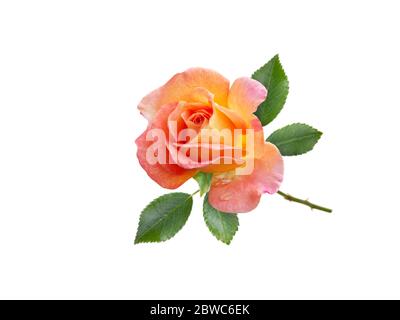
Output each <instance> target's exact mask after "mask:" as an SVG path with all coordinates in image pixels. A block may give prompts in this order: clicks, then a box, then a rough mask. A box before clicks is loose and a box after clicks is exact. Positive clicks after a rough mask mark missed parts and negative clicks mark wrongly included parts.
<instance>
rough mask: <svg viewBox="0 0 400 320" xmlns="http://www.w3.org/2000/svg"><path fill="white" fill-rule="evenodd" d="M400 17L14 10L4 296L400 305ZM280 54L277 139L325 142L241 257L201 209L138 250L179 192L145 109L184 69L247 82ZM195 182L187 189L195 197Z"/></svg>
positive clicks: (289, 166)
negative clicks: (145, 164)
mask: <svg viewBox="0 0 400 320" xmlns="http://www.w3.org/2000/svg"><path fill="white" fill-rule="evenodd" d="M399 13H400V7H399V4H398V1H382V0H381V1H365V0H364V1H338V0H336V1H282V0H281V1H274V2H271V1H265V0H264V1H250V0H247V1H232V0H230V1H215V0H202V1H174V0H169V1H150V0H146V1H98V0H97V1H72V0H69V1H1V2H0V297H1V298H39V299H41V298H53V299H58V298H77V299H81V298H82V299H83V298H93V299H96V298H122V299H133V298H135V299H139V298H142V299H146V298H169V299H183V298H186V299H188V298H208V299H214V298H226V299H231V298H238V299H242V298H248V299H250V298H256V299H267V298H273V299H279V298H290V299H291V298H305V299H311V298H321V299H325V298H345V299H346V298H400V271H399V270H400V257H399V245H400V231H399V230H400V210H399V203H400V202H399V201H400V197H399V192H398V180H399V170H398V163H399V160H400V159H399V158H400V157H399V151H398V150H399V149H398V148H399V142H398V137H399V133H398V130H399V125H398V121H399V108H400V98H399V74H400V59H399V57H400V47H399V30H400V19H399ZM276 53H279V54H280V56H281V60H282V63H283V65H284V68H285V69H286V72H287V74H288V76H289V80H290V94H289V98H288V101H287V104H286V106H285V109H284V110H283V111H282V113H281V114H280V115H279V117H278V118H277V119H276V121H274V122H273V123H272V124H271V125H270V126H268V127H266V128H265V131H266V134H268V133H270V132H271V131H273V130H275V129H277V128H279V127H281V126H283V125H286V124H289V123H292V122H296V121H300V122H305V123H309V124H311V125H313V126H315V127H317V128H318V129H320V130H321V131H323V132H324V135H323V137H322V139H321V140H320V142H319V144H318V145H317V146H316V147H315V149H314V150H313V151H312V152H311V153H309V154H307V155H304V156H301V157H293V158H286V159H285V166H286V172H285V180H284V183H283V185H282V190H284V191H287V192H289V193H292V194H293V195H297V196H300V197H305V198H306V197H310V200H314V201H315V202H317V203H320V204H322V205H326V206H330V207H332V208H333V209H334V213H333V214H325V213H320V212H317V211H314V212H312V211H310V210H309V209H308V208H307V207H303V206H301V205H297V204H294V203H289V202H287V201H285V200H283V199H282V198H281V197H279V196H277V195H276V196H265V197H264V198H263V200H262V202H261V204H260V205H259V207H258V208H257V209H256V210H255V211H253V212H252V213H249V214H243V215H240V229H239V232H238V233H237V235H236V237H235V239H234V240H233V242H232V244H231V246H226V245H224V244H223V243H221V242H219V241H217V240H216V239H215V238H213V236H212V235H211V234H210V233H209V232H208V229H207V228H206V226H205V224H204V222H203V220H202V213H201V201H200V199H199V198H198V196H197V198H196V199H195V205H194V210H193V212H192V215H191V216H190V218H189V220H188V223H187V225H186V226H185V227H184V228H183V229H182V231H181V232H179V233H178V234H177V235H176V237H175V238H173V239H172V240H170V241H168V242H165V243H161V244H143V245H137V246H134V245H133V239H134V235H135V232H136V227H137V223H138V218H139V214H140V211H141V210H142V209H143V208H144V207H145V206H146V204H147V203H148V202H149V201H151V200H152V199H153V198H155V197H157V196H159V195H161V194H163V193H166V192H168V191H166V190H163V189H162V188H161V187H159V186H158V185H156V184H155V183H154V182H153V181H151V180H150V179H149V178H148V177H147V175H146V174H145V172H144V171H143V170H142V169H141V167H140V166H139V164H138V161H137V159H136V147H135V145H134V140H135V138H136V137H137V136H138V135H139V134H140V133H141V132H142V131H143V130H144V129H145V127H146V121H145V120H144V119H143V118H142V117H141V116H140V115H139V112H138V111H137V110H136V105H137V103H138V102H139V101H140V99H141V98H142V97H143V96H144V95H146V94H147V93H148V92H149V91H151V90H152V89H154V88H156V87H158V86H159V85H161V84H163V83H164V82H165V81H166V80H168V79H169V78H170V77H171V76H172V75H173V74H174V73H176V72H179V71H183V70H185V69H186V68H188V67H193V66H203V67H208V68H212V69H215V70H217V71H219V72H220V73H222V74H223V75H225V76H226V77H228V78H229V79H231V80H234V79H235V78H237V77H240V76H246V75H250V74H251V73H252V72H253V71H254V70H255V69H257V68H258V67H260V66H261V65H262V64H263V63H265V62H266V61H267V60H269V58H271V57H272V56H273V55H274V54H276ZM196 188H197V187H196V185H195V183H194V182H193V181H190V182H188V183H187V184H186V185H185V186H184V187H182V188H181V189H180V190H182V191H185V192H193V191H194V190H196Z"/></svg>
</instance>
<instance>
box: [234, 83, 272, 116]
mask: <svg viewBox="0 0 400 320" xmlns="http://www.w3.org/2000/svg"><path fill="white" fill-rule="evenodd" d="M266 97H267V89H266V88H265V87H264V86H263V85H262V84H261V83H260V82H258V81H256V80H253V79H250V78H239V79H237V80H235V82H234V83H233V84H232V87H231V90H230V91H229V98H228V106H229V108H230V109H233V110H236V111H237V112H239V113H240V114H241V115H242V116H243V117H244V118H245V119H246V120H247V118H248V116H249V115H251V114H253V113H254V112H256V111H257V107H258V106H259V105H260V104H261V103H262V102H264V100H265V99H266Z"/></svg>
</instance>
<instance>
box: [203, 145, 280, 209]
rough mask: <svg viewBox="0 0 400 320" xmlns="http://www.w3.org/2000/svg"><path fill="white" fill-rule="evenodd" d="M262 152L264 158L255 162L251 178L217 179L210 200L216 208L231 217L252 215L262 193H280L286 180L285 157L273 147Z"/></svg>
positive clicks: (223, 176) (222, 176) (221, 176)
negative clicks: (283, 158) (240, 214)
mask: <svg viewBox="0 0 400 320" xmlns="http://www.w3.org/2000/svg"><path fill="white" fill-rule="evenodd" d="M262 149H263V152H262V156H261V157H260V158H257V159H254V170H253V172H252V173H251V174H249V175H239V176H235V175H234V174H235V173H234V171H231V172H229V173H222V174H216V175H214V177H213V182H212V185H211V189H210V192H209V198H208V199H209V202H210V204H211V205H212V206H213V207H214V208H216V209H217V210H220V211H223V212H229V213H240V212H249V211H251V210H253V209H254V208H256V207H257V205H258V203H259V201H260V198H261V195H262V194H263V193H265V192H267V193H270V194H273V193H275V192H277V191H278V189H279V186H280V184H281V182H282V179H283V160H282V157H281V155H280V153H279V150H278V149H277V148H276V147H275V146H274V145H273V144H271V143H268V142H267V143H265V144H264V145H263V147H262Z"/></svg>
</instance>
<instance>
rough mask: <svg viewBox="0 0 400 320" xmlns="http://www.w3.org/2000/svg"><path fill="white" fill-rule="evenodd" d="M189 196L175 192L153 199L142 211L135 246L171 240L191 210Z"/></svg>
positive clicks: (191, 202)
mask: <svg viewBox="0 0 400 320" xmlns="http://www.w3.org/2000/svg"><path fill="white" fill-rule="evenodd" d="M192 205H193V199H192V196H191V195H190V194H187V193H182V192H175V193H169V194H165V195H163V196H161V197H158V198H157V199H154V200H153V201H152V202H150V204H148V205H147V207H146V208H145V209H144V210H143V211H142V214H141V215H140V220H139V227H138V230H137V233H136V239H135V244H136V243H140V242H161V241H166V240H168V239H170V238H172V237H173V236H174V235H175V234H176V233H177V232H178V231H179V230H180V229H181V228H182V227H183V226H184V224H185V223H186V221H187V219H188V217H189V215H190V211H191V210H192Z"/></svg>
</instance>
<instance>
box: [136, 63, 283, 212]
mask: <svg viewBox="0 0 400 320" xmlns="http://www.w3.org/2000/svg"><path fill="white" fill-rule="evenodd" d="M266 96H267V90H266V88H265V87H264V86H263V85H262V84H261V83H259V82H258V81H256V80H253V79H250V78H239V79H237V80H236V81H235V82H234V83H233V84H232V86H231V87H230V85H229V81H228V80H227V79H225V78H224V77H223V76H221V75H220V74H218V73H217V72H215V71H212V70H208V69H202V68H193V69H189V70H187V71H185V72H183V73H179V74H177V75H175V76H174V77H173V78H172V79H171V80H169V81H168V82H167V83H166V84H165V85H163V86H162V87H160V88H158V89H156V90H155V91H153V92H151V93H150V94H149V95H147V96H146V97H144V98H143V99H142V101H141V102H140V103H139V106H138V108H139V110H140V112H141V113H142V115H143V116H144V117H145V118H146V119H147V120H148V121H149V124H148V127H147V129H146V131H145V132H144V133H143V134H142V135H140V137H139V138H138V139H137V140H136V144H137V148H138V151H137V156H138V159H139V162H140V165H141V166H142V167H143V169H144V170H145V171H146V172H147V174H148V175H149V176H150V178H152V179H153V180H154V181H155V182H157V183H158V184H159V185H160V186H162V187H164V188H167V189H176V188H178V187H179V186H180V185H182V184H183V183H184V182H185V181H187V180H188V179H190V178H192V177H193V176H195V175H196V174H197V173H198V172H207V173H212V174H213V175H212V180H211V186H210V191H209V194H208V201H209V203H210V204H211V206H213V207H214V208H216V209H217V210H220V211H222V212H228V213H239V212H248V211H251V210H253V209H254V208H255V207H256V206H257V205H258V203H259V201H260V198H261V195H262V194H263V193H269V194H273V193H275V192H277V191H278V188H279V185H280V183H281V181H282V178H283V160H282V157H281V155H280V153H279V151H278V149H277V148H276V147H275V146H274V145H273V144H271V143H269V142H265V140H264V133H263V129H262V125H261V123H260V121H259V120H258V118H257V117H256V116H255V115H254V114H253V113H254V112H255V111H256V110H257V107H258V106H259V104H260V103H262V102H263V101H264V100H265V99H266Z"/></svg>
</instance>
